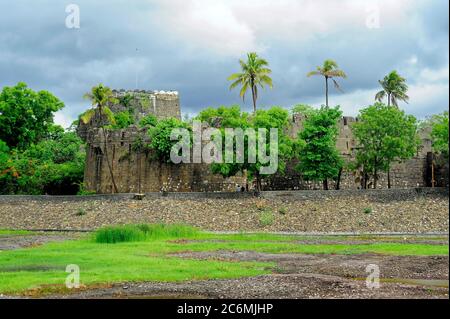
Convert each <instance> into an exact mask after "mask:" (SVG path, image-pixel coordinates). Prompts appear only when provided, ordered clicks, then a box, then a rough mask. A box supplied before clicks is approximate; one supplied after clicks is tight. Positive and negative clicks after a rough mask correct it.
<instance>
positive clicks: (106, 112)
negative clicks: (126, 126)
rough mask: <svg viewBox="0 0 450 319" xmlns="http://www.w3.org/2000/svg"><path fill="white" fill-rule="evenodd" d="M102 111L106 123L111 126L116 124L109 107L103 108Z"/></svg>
mask: <svg viewBox="0 0 450 319" xmlns="http://www.w3.org/2000/svg"><path fill="white" fill-rule="evenodd" d="M102 111H103V115H105V116H106V118H107V119H108V121H109V122H110V123H111V124H113V125H114V124H116V119H115V117H114V113H113V111H111V109H110V108H109V107H107V106H104V107H103V110H102Z"/></svg>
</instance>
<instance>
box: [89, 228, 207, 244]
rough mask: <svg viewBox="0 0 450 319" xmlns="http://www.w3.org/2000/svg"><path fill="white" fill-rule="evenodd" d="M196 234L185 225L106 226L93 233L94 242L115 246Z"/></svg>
mask: <svg viewBox="0 0 450 319" xmlns="http://www.w3.org/2000/svg"><path fill="white" fill-rule="evenodd" d="M197 233H198V230H197V229H195V228H193V227H191V226H187V225H166V224H151V225H150V224H139V225H122V226H108V227H104V228H101V229H99V230H97V231H96V232H95V241H96V242H97V243H108V244H115V243H121V242H132V241H145V240H157V239H169V238H190V237H193V236H194V235H196V234H197Z"/></svg>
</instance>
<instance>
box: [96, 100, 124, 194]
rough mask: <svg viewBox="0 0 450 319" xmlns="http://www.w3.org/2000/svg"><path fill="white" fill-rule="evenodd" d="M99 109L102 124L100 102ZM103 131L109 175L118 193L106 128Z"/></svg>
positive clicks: (115, 191)
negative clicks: (109, 154)
mask: <svg viewBox="0 0 450 319" xmlns="http://www.w3.org/2000/svg"><path fill="white" fill-rule="evenodd" d="M98 110H99V115H100V124H101V121H102V119H103V112H102V106H101V105H100V104H99V106H98ZM102 131H103V139H104V148H105V151H104V153H105V159H106V163H107V164H108V170H109V175H110V176H111V182H112V184H113V188H114V189H113V192H114V193H118V192H119V191H118V189H117V184H116V181H115V179H114V174H113V170H112V165H111V163H110V162H109V156H108V139H107V136H106V131H105V128H103V127H102Z"/></svg>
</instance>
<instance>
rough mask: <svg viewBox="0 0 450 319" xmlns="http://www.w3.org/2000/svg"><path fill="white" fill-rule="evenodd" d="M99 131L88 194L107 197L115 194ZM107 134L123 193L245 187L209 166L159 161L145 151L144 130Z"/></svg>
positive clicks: (94, 133)
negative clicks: (213, 170) (214, 171)
mask: <svg viewBox="0 0 450 319" xmlns="http://www.w3.org/2000/svg"><path fill="white" fill-rule="evenodd" d="M100 130H101V129H93V130H91V132H90V134H89V136H88V143H87V144H88V149H87V160H86V168H85V176H84V183H85V186H86V188H87V189H88V190H92V191H96V192H97V193H99V194H105V193H112V192H113V183H112V179H111V174H110V171H109V167H108V162H107V161H106V160H107V159H106V156H105V143H104V138H103V134H102V133H101V132H100ZM106 132H107V153H108V159H109V161H110V164H111V169H112V172H113V176H114V180H115V182H116V185H117V188H118V191H119V192H120V193H144V192H160V191H168V192H190V191H197V192H204V191H209V192H215V191H235V190H236V186H237V185H245V178H244V177H243V176H236V177H232V178H222V177H221V176H219V175H214V174H212V173H211V171H210V168H209V165H205V164H178V165H175V164H171V163H162V162H161V161H159V160H156V159H155V158H154V154H153V153H152V152H151V150H148V149H146V150H144V149H143V148H142V146H143V145H145V144H148V142H149V140H148V137H147V134H146V130H145V129H138V128H137V127H135V126H132V127H130V128H128V129H125V130H114V131H110V130H107V131H106ZM139 149H140V150H139Z"/></svg>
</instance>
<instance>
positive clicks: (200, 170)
mask: <svg viewBox="0 0 450 319" xmlns="http://www.w3.org/2000/svg"><path fill="white" fill-rule="evenodd" d="M113 92H114V94H115V96H116V97H117V98H118V100H119V103H117V104H114V105H111V106H110V107H111V109H112V110H113V111H114V112H120V111H124V110H127V109H130V108H131V109H132V110H133V112H134V116H135V121H136V122H137V121H139V119H140V118H142V117H143V116H145V115H147V114H154V115H156V116H157V118H159V119H163V118H168V117H175V118H180V117H181V115H180V106H179V103H180V99H179V96H178V94H177V93H176V92H160V91H159V92H158V91H124V90H121V91H113ZM127 95H128V96H132V98H131V99H129V102H128V104H129V105H124V103H123V98H124V97H125V96H127ZM305 119H306V118H305V116H300V115H294V116H293V117H292V120H291V126H290V127H289V129H288V134H289V135H290V136H291V137H293V138H294V137H297V135H298V132H300V131H301V130H302V129H303V123H304V121H305ZM356 121H358V119H357V118H353V117H343V118H341V120H340V121H339V135H338V138H337V143H336V146H337V148H338V150H339V152H340V154H341V156H342V157H343V159H344V161H346V162H350V161H352V160H353V159H354V155H355V150H356V147H357V145H356V141H355V138H354V137H353V134H352V131H351V125H352V123H354V122H356ZM94 124H95V123H94ZM79 134H80V136H81V135H83V138H84V139H85V140H86V141H87V145H88V148H87V158H86V167H85V178H84V181H85V186H86V188H87V189H88V190H93V191H96V192H97V193H101V194H105V193H111V192H112V190H113V186H112V181H111V175H110V173H109V168H108V162H107V161H106V157H105V152H107V153H108V158H109V159H110V164H111V167H112V170H113V175H114V177H115V181H116V184H117V186H118V190H119V192H122V193H137V192H139V193H143V192H159V191H168V192H191V191H199V192H203V191H209V192H216V191H235V190H236V188H237V185H240V186H243V185H245V184H246V180H245V177H244V176H236V177H233V178H228V179H224V178H222V177H221V176H219V175H213V174H212V173H211V172H210V166H209V165H206V164H179V165H173V164H170V163H160V162H159V161H158V160H155V159H153V155H152V153H151V151H146V152H142V151H137V150H136V143H137V141H138V140H141V141H142V143H148V142H149V141H148V137H147V134H146V131H145V129H138V128H137V127H136V126H131V127H130V128H128V129H126V130H115V131H107V139H108V141H107V145H108V146H107V149H106V150H105V149H104V140H103V138H104V137H103V134H100V130H99V129H98V128H95V125H91V126H89V127H85V130H84V131H81V130H79ZM422 142H423V146H422V148H421V149H420V150H419V151H418V153H417V154H416V156H415V157H414V158H412V159H410V160H408V161H406V162H404V163H398V164H395V165H394V166H393V167H392V169H391V172H390V175H391V185H392V187H393V188H410V187H426V186H431V173H430V167H431V166H430V165H431V163H430V161H429V159H428V158H427V156H428V154H429V153H430V152H431V140H430V139H429V132H422ZM296 164H297V163H296V162H295V161H293V162H291V163H288V165H287V168H286V171H285V173H284V174H276V175H274V176H270V177H269V178H266V179H265V180H263V189H264V190H307V189H322V184H321V183H318V182H310V181H305V180H304V179H303V178H302V176H301V174H299V173H298V172H297V171H296V170H295V166H296ZM435 179H436V181H437V184H436V186H448V161H444V162H443V163H440V164H439V165H436V167H435ZM368 186H369V187H370V186H371V184H370V182H369V185H368ZM250 187H251V185H250ZM329 187H330V189H333V188H334V187H335V182H334V181H329ZM358 188H361V178H360V176H358V172H351V171H345V170H344V171H343V172H342V174H341V179H340V189H358ZM377 188H387V176H386V174H385V173H380V177H379V180H378V185H377Z"/></svg>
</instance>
